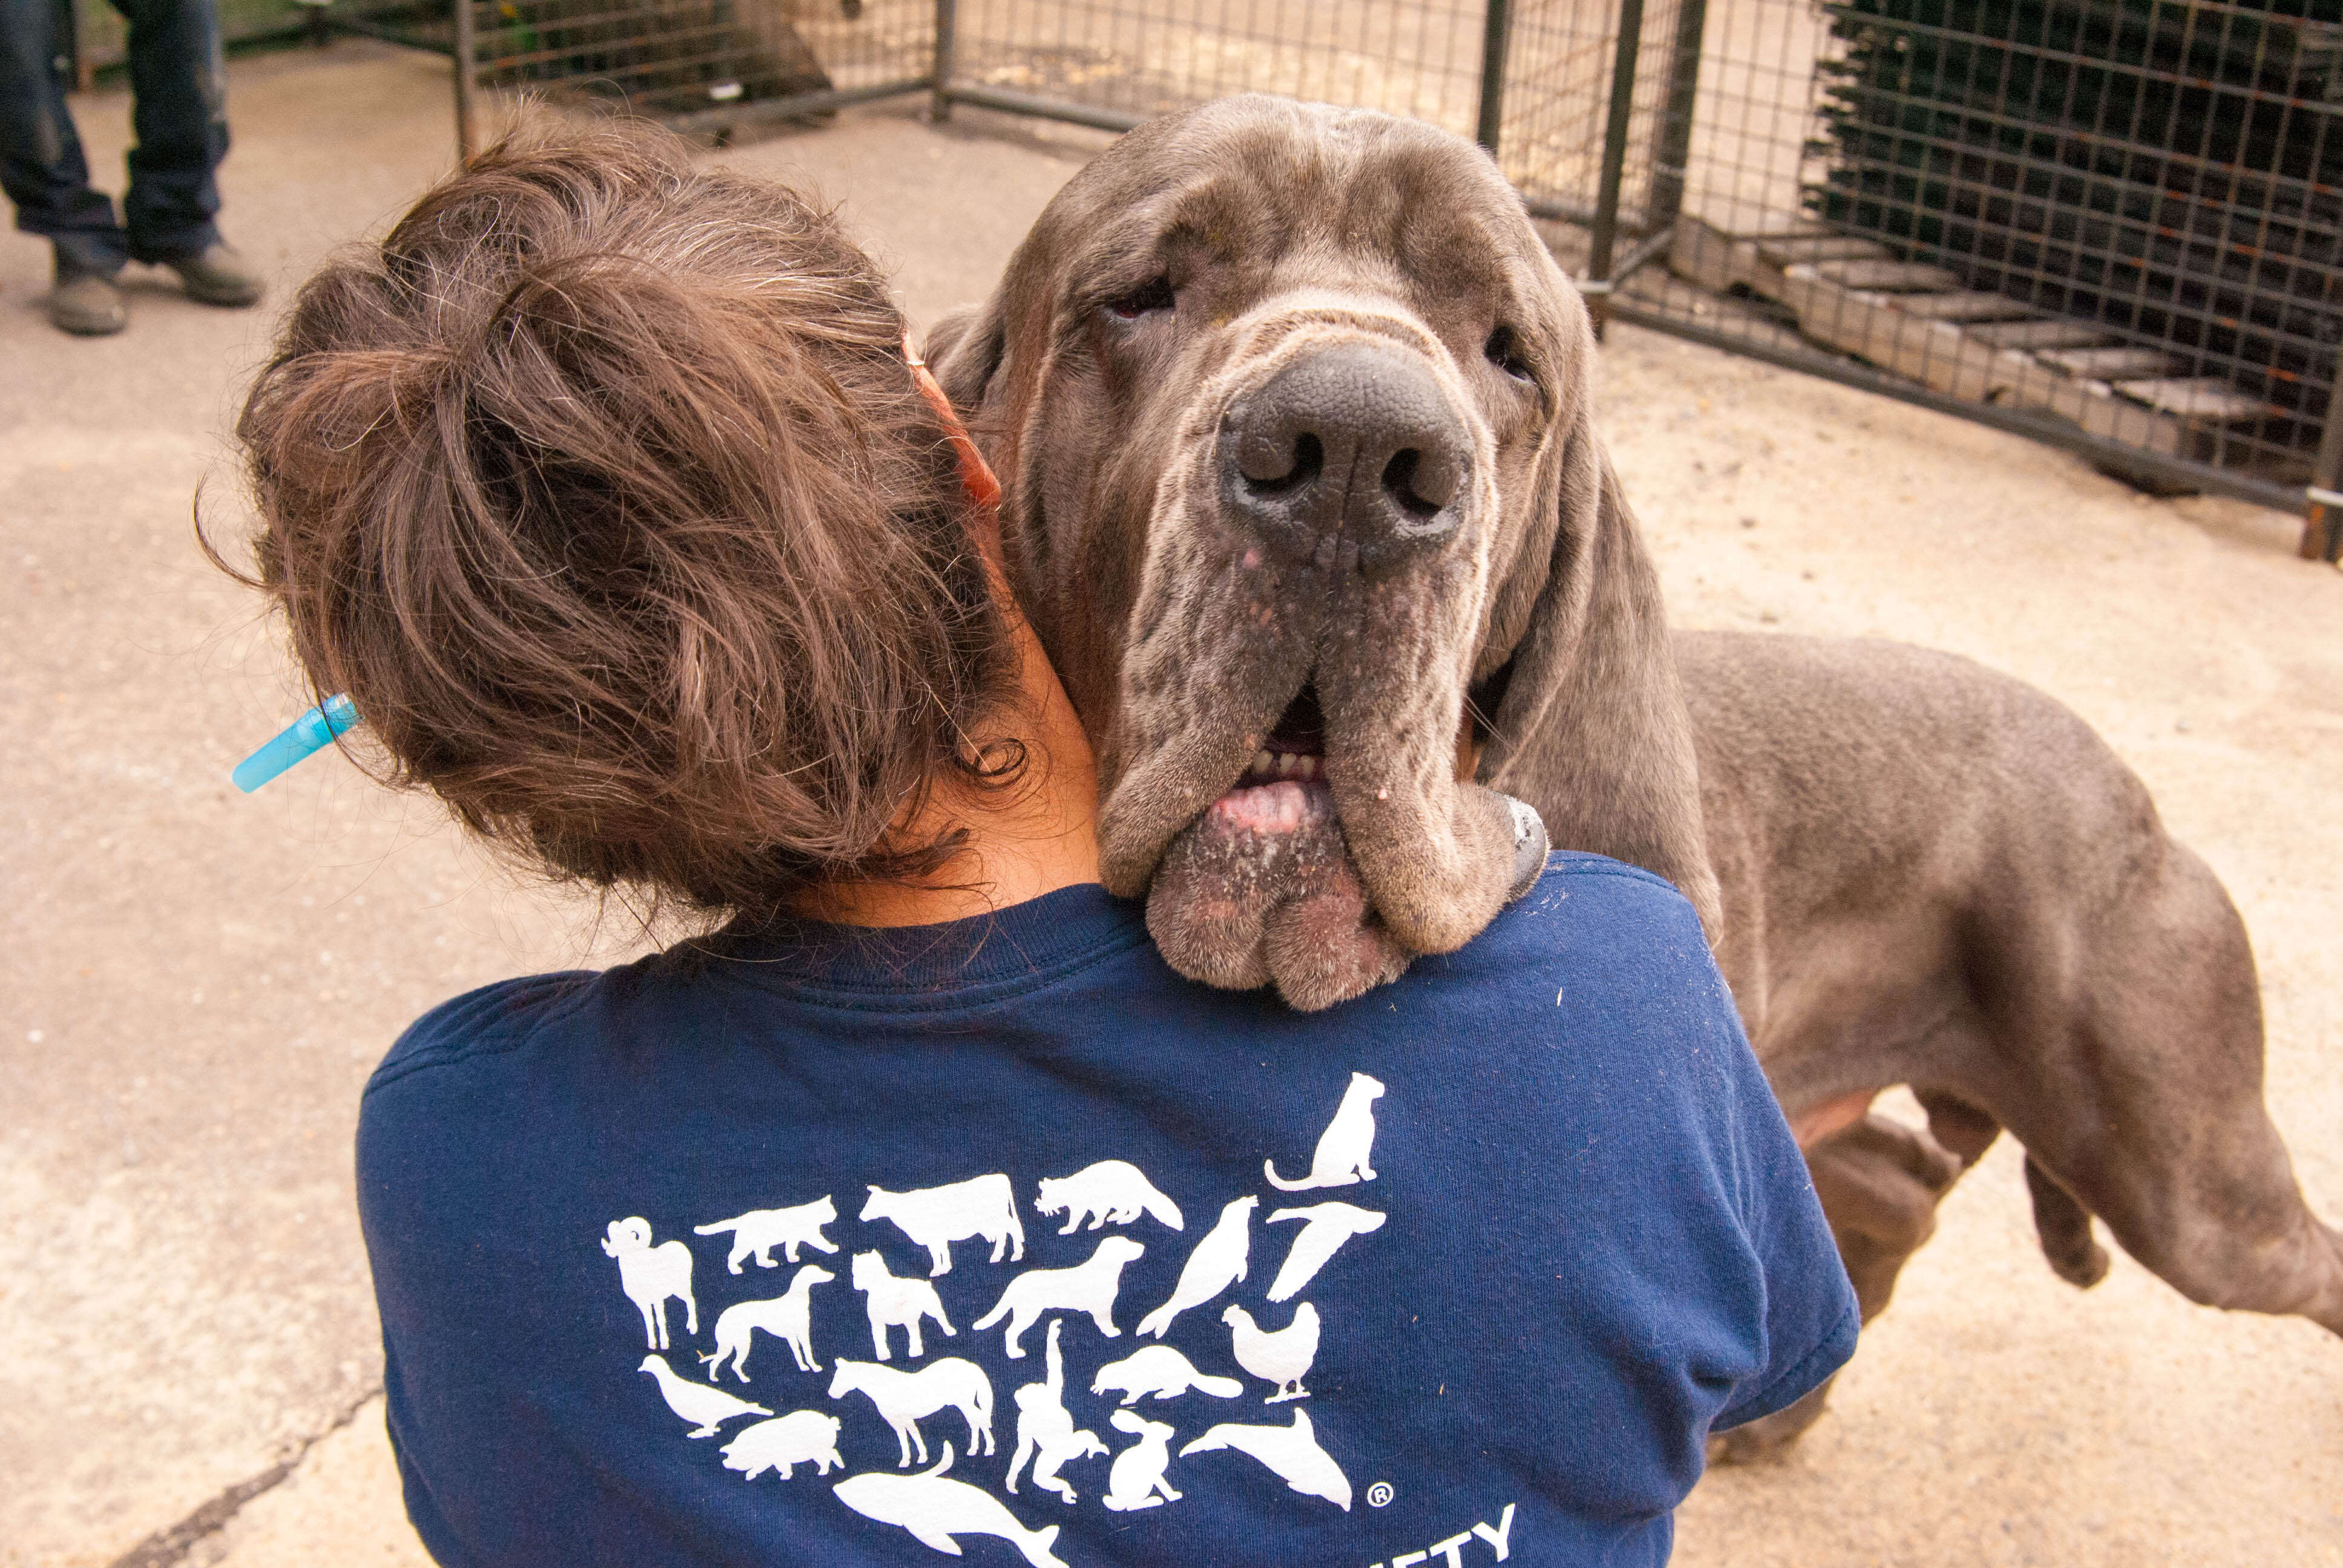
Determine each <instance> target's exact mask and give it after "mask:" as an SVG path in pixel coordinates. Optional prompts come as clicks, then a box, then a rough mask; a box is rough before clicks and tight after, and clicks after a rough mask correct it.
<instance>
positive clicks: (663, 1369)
mask: <svg viewBox="0 0 2343 1568" xmlns="http://www.w3.org/2000/svg"><path fill="white" fill-rule="evenodd" d="M635 1370H636V1371H637V1372H649V1373H650V1374H651V1376H652V1377H653V1378H655V1379H657V1380H658V1381H659V1394H660V1396H661V1397H662V1398H664V1399H665V1400H666V1401H667V1407H668V1409H669V1410H671V1411H673V1412H675V1413H676V1414H678V1415H679V1416H681V1417H683V1419H684V1420H686V1421H688V1422H692V1423H693V1426H692V1430H691V1431H689V1432H685V1433H684V1434H683V1435H684V1436H686V1437H714V1436H715V1435H716V1429H717V1428H718V1427H719V1425H721V1424H723V1423H724V1422H728V1421H730V1420H731V1419H732V1418H733V1417H734V1416H736V1415H770V1414H772V1413H773V1412H771V1411H769V1410H767V1409H766V1408H765V1407H764V1406H763V1405H761V1404H750V1403H749V1402H748V1401H747V1400H745V1399H734V1398H733V1397H732V1396H731V1395H730V1394H729V1393H726V1392H724V1391H723V1390H722V1389H720V1388H709V1386H708V1385H707V1384H706V1383H704V1382H692V1381H691V1380H690V1379H689V1378H687V1377H679V1376H678V1375H676V1372H675V1369H674V1368H673V1367H670V1366H669V1365H668V1364H667V1357H665V1356H661V1355H649V1356H645V1357H644V1358H643V1364H642V1365H640V1366H639V1367H637V1368H636V1369H635Z"/></svg>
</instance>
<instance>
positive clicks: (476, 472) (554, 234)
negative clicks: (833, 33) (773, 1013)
mask: <svg viewBox="0 0 2343 1568" xmlns="http://www.w3.org/2000/svg"><path fill="white" fill-rule="evenodd" d="M902 334H903V320H902V317H901V316H900V313H899V312H898V311H897V309H896V308H895V307H894V305H893V303H892V302H891V300H890V297H889V296H888V291H887V287H886V283H885V280H884V279H883V278H882V277H881V276H880V273H879V271H878V269H877V268H876V266H874V265H873V264H872V263H871V262H870V258H869V257H867V256H865V255H863V253H862V252H861V251H860V249H859V248H858V247H857V246H855V245H854V244H853V243H852V242H851V241H850V240H849V239H848V238H847V237H846V236H845V235H844V234H843V233H842V232H841V230H840V226H839V225H838V223H837V222H836V220H835V219H834V217H833V216H831V215H830V214H829V213H828V212H825V211H823V210H821V209H820V208H818V207H816V206H812V205H810V204H809V203H808V202H807V201H806V200H804V199H803V198H801V197H799V196H797V195H796V194H794V193H793V192H790V191H789V190H787V189H784V188H781V187H779V186H773V185H770V184H766V183H762V182H758V181H753V180H749V179H746V178H742V177H739V176H733V175H728V174H725V173H722V172H720V171H712V170H707V171H704V170H699V169H695V168H694V167H693V166H692V165H691V163H690V161H689V156H688V152H687V150H686V148H685V147H684V146H683V145H682V144H681V143H680V142H679V141H678V140H676V139H674V138H672V137H669V136H665V135H664V134H663V133H657V132H653V131H649V130H647V129H642V128H638V127H625V126H611V127H607V128H603V129H599V130H592V131H587V132H583V133H564V135H563V139H562V140H560V141H558V142H553V141H548V140H545V139H542V138H536V137H526V136H524V137H519V138H508V140H507V141H505V142H504V143H502V144H500V145H499V146H496V147H495V148H493V149H491V150H490V151H488V152H487V153H484V154H482V155H481V156H478V157H477V158H475V159H473V160H472V161H471V163H470V164H469V165H468V166H466V167H465V169H464V170H463V171H462V172H460V173H459V174H458V175H456V176H454V177H452V178H450V179H449V180H447V182H446V183H445V184H443V185H441V186H439V187H438V188H437V189H436V190H434V191H432V192H431V193H430V194H429V195H428V196H425V197H424V198H423V200H422V201H421V202H419V203H418V204H417V206H416V207H415V209H414V210H413V211H411V212H409V213H408V214H407V216H405V217H404V218H402V219H401V220H400V221H399V223H398V225H397V227H395V228H393V229H392V230H391V232H390V234H389V236H388V237H387V238H386V239H384V240H383V241H382V243H381V244H380V245H379V246H367V247H365V248H364V249H362V250H360V251H358V252H357V253H354V254H351V255H348V256H344V257H342V258H340V259H337V260H335V261H333V262H331V263H329V264H328V265H327V266H326V267H325V268H324V269H323V270H322V271H320V272H319V273H318V274H317V276H315V277H313V278H312V279H310V280H309V282H308V284H307V286H305V287H304V288H303V289H302V290H301V293H300V296H299V297H298V299H297V301H296V302H295V304H294V306H293V307H292V310H291V312H290V314H289V316H288V317H287V319H286V322H285V324H284V326H283V327H282V329H281V331H280V333H279V336H278V338H277V346H276V352H275V356H274V357H273V358H271V359H270V361H269V363H268V365H267V367H266V368H265V369H264V370H262V372H261V373H260V377H259V379H258V381H257V383H256V385H255V386H254V387H253V389H252V392H251V395H250V397H249V398H248V399H247V400H246V404H245V407H244V412H243V416H242V417H241V419H240V420H239V421H238V423H237V426H236V433H237V436H238V437H240V438H241V440H242V442H243V444H244V447H245V451H246V457H247V462H248V473H249V478H250V482H251V487H252V490H253V493H254V495H255V498H256V501H257V503H258V509H259V513H260V518H261V525H260V528H259V530H258V533H257V536H256V538H255V540H254V542H253V560H254V564H253V568H252V569H251V570H249V571H240V570H237V568H234V567H232V566H229V565H228V563H226V561H225V560H223V559H222V558H221V556H220V554H219V553H218V552H217V551H216V550H212V547H211V546H210V544H209V543H208V541H206V547H205V548H206V550H211V551H212V558H213V559H214V560H215V561H216V562H219V563H220V564H221V565H222V566H223V568H226V569H228V570H230V571H231V572H233V573H235V575H236V576H238V577H239V578H242V579H243V580H244V581H246V582H247V583H250V584H252V585H253V586H255V587H257V588H261V589H262V590H264V591H265V592H266V593H267V594H268V595H269V596H271V598H273V599H274V600H275V602H276V604H277V607H279V608H282V610H283V611H284V614H285V618H286V620H287V623H288V625H289V627H290V628H291V632H292V640H293V647H294V649H295V652H296V654H297V657H298V658H299V661H300V664H301V666H302V668H303V669H304V670H305V672H306V673H307V678H308V680H309V682H310V684H311V686H312V687H313V688H314V689H316V690H317V692H319V693H325V692H332V691H347V692H348V693H349V694H350V696H351V698H352V699H353V700H354V701H355V702H356V704H357V709H358V711H359V713H360V714H362V715H363V716H364V718H365V720H366V729H365V731H363V733H364V734H366V735H367V736H369V737H370V738H371V740H372V741H373V742H374V743H375V745H376V746H378V748H379V758H378V759H376V762H375V765H376V767H377V772H378V773H379V774H380V776H382V777H383V778H384V779H386V781H387V782H390V783H392V784H395V785H398V786H402V787H421V788H424V789H429V790H430V791H432V792H433V793H435V794H436V795H437V796H438V797H439V798H440V799H442V800H444V801H446V802H447V805H448V806H449V807H450V808H452V809H453V810H454V811H455V813H456V815H457V816H458V818H459V819H461V820H462V821H463V822H464V823H465V824H466V825H467V826H468V827H469V828H471V829H474V830H475V831H477V832H478V833H479V834H481V835H482V836H483V837H485V838H487V839H489V840H491V841H492V842H493V843H495V844H497V845H499V846H501V847H503V848H505V849H508V850H513V851H517V852H518V854H519V855H520V856H521V857H522V858H523V859H525V860H527V861H529V862H533V863H535V864H536V865H538V866H539V867H541V868H542V869H545V870H547V871H548V872H550V873H552V874H554V875H555V876H557V877H559V878H563V879H578V880H582V881H584V882H587V883H589V884H592V885H594V886H597V887H599V888H605V889H611V888H618V889H622V890H628V891H629V892H635V891H645V892H648V893H649V894H651V895H653V897H654V898H655V900H658V901H660V902H673V901H677V900H679V901H681V902H682V903H683V904H685V905H687V906H689V907H690V908H693V909H698V910H708V911H711V912H718V913H722V912H730V911H741V912H746V913H749V914H752V915H767V914H771V913H776V912H779V910H783V909H785V908H786V907H788V905H789V903H790V901H791V900H792V899H793V898H794V897H795V896H796V895H797V894H798V893H799V892H800V891H801V890H804V889H805V888H806V887H807V886H809V884H812V883H816V882H820V881H825V880H831V879H866V878H900V877H923V876H929V875H931V874H932V873H933V872H935V871H936V870H937V869H939V868H940V867H941V866H942V865H943V864H944V863H945V862H946V861H947V860H949V859H950V857H951V855H952V854H953V853H954V851H955V850H956V849H957V848H958V847H959V844H960V838H961V835H960V834H959V833H957V832H945V833H943V834H941V835H940V836H936V837H931V838H930V839H926V840H924V841H921V842H916V843H905V842H902V841H900V839H901V835H900V833H897V834H895V835H893V836H890V828H899V827H900V824H901V823H903V822H904V821H905V820H907V819H908V818H909V817H910V815H912V814H914V813H915V812H917V811H918V810H919V809H920V807H921V806H923V805H924V803H925V802H926V800H927V799H928V798H929V793H930V789H932V787H933V786H934V785H935V784H936V783H937V781H939V780H940V779H944V778H947V777H952V776H958V777H960V778H961V779H967V780H970V781H973V782H978V783H989V784H999V783H1001V782H1002V781H1003V779H1004V778H1005V777H1006V776H1008V775H1011V774H1013V773H1014V771H1015V767H1014V763H1015V761H1016V759H1017V758H1018V757H1019V756H1021V753H1017V752H1016V751H1015V749H1014V748H1013V747H1011V748H1010V750H1011V753H1012V755H1011V757H1010V758H1008V759H1006V761H1007V763H1008V764H1009V765H1006V766H1004V765H1003V763H1004V759H1003V758H1002V757H1001V756H1000V755H999V754H998V753H997V752H996V753H995V754H993V755H991V756H990V757H988V756H981V755H979V754H978V753H977V752H976V751H975V749H973V748H972V746H971V744H970V739H969V738H970V736H971V735H973V734H976V733H978V732H980V730H981V729H984V728H985V726H986V724H987V722H988V721H989V720H995V719H999V718H1001V710H1002V709H1003V708H1004V706H1005V705H1006V703H1007V702H1008V701H1010V700H1011V698H1010V695H1009V694H1010V693H1011V690H1012V681H1013V669H1014V665H1013V660H1012V657H1011V647H1010V643H1009V638H1008V631H1007V628H1006V626H1005V625H1004V623H1003V621H1002V618H1001V615H1000V613H999V611H998V610H997V608H996V607H995V606H994V605H993V603H992V601H991V598H990V594H989V592H988V590H987V588H986V583H985V578H984V575H983V571H982V568H981V566H980V560H979V558H977V557H976V555H975V554H974V553H973V550H972V548H971V546H970V539H969V535H968V531H967V526H966V525H967V520H968V517H967V505H968V503H967V501H966V499H965V498H964V496H963V493H962V490H961V487H960V478H959V475H958V470H957V468H956V467H955V464H954V459H953V455H952V450H951V447H950V444H949V442H948V439H947V437H946V435H945V432H944V431H943V429H942V427H940V423H939V421H938V418H937V416H936V414H935V413H934V411H933V410H932V409H931V408H930V407H929V405H928V404H927V402H926V401H925V400H924V399H923V398H922V397H921V396H920V392H919V390H918V388H917V387H916V386H915V384H914V382H913V380H912V378H911V376H910V371H909V370H908V368H907V367H906V366H905V364H904V360H903V355H902V347H901V343H902ZM366 750H367V751H368V752H371V751H372V750H373V748H371V747H369V748H367V749H366ZM380 759H387V766H383V765H382V763H381V761H380Z"/></svg>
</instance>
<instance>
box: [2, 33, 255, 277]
mask: <svg viewBox="0 0 2343 1568" xmlns="http://www.w3.org/2000/svg"><path fill="white" fill-rule="evenodd" d="M113 5H114V8H115V9H116V10H117V11H119V12H121V13H122V15H123V16H124V17H125V18H126V20H127V21H128V22H129V24H130V38H129V55H130V95H131V125H132V128H133V129H134V130H135V131H136V136H137V144H138V145H137V146H136V147H134V148H132V149H131V153H130V195H129V196H128V197H126V199H125V200H124V202H123V204H122V206H123V216H122V217H121V218H120V219H119V220H117V219H116V216H115V212H114V202H113V199H112V198H111V197H109V196H106V195H104V194H103V193H101V192H98V191H94V190H92V189H91V188H90V186H89V162H88V160H87V159H86V158H85V157H84V156H82V150H81V138H80V137H79V136H76V135H75V134H74V123H73V116H72V115H71V114H70V113H68V112H67V110H66V108H65V80H64V76H63V74H62V73H61V72H60V71H59V69H58V65H57V61H58V57H59V54H60V51H59V50H58V49H57V48H56V47H55V42H56V40H55V25H56V9H57V8H56V5H55V0H0V188H5V190H6V191H7V193H8V199H9V200H10V201H13V202H15V204H16V226H17V227H18V228H21V229H23V230H25V232H26V233H28V234H37V235H45V236H48V238H49V239H51V240H52V241H54V242H55V245H56V247H57V256H58V258H59V260H60V261H63V262H65V263H68V264H70V265H72V266H77V267H80V268H82V269H83V270H85V271H90V272H106V273H112V272H118V271H120V270H121V267H122V264H123V263H124V262H125V261H127V260H130V259H132V258H134V257H135V258H136V259H137V260H139V261H168V260H171V259H172V258H174V257H177V256H189V255H192V254H194V253H196V252H198V251H201V250H202V249H204V247H205V246H209V245H213V244H215V243H216V242H217V241H218V239H219V231H218V229H216V228H215V227H214V226H213V225H212V218H213V216H215V215H216V214H217V213H218V211H219V186H217V185H216V183H215V182H214V180H213V178H212V176H213V172H214V171H215V170H216V169H217V168H218V167H219V165H220V160H221V159H222V158H224V157H226V156H227V98H226V80H227V73H226V65H225V63H224V62H223V60H222V58H221V55H220V29H219V14H218V12H217V11H216V9H215V8H214V5H213V0H113Z"/></svg>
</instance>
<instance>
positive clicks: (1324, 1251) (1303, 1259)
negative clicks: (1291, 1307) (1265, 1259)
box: [1269, 1203, 1383, 1302]
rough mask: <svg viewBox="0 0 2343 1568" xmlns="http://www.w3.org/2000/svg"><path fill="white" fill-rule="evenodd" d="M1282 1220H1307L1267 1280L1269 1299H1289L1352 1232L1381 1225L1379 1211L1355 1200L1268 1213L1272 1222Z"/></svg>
mask: <svg viewBox="0 0 2343 1568" xmlns="http://www.w3.org/2000/svg"><path fill="white" fill-rule="evenodd" d="M1283 1220H1304V1221H1308V1223H1307V1224H1305V1225H1303V1226H1302V1233H1301V1234H1300V1235H1298V1236H1296V1237H1294V1238H1293V1250H1292V1251H1290V1252H1288V1253H1286V1254H1285V1266H1284V1267H1283V1268H1282V1269H1280V1270H1278V1271H1277V1278H1276V1279H1274V1280H1272V1281H1271V1282H1270V1283H1269V1299H1270V1300H1271V1301H1272V1302H1290V1301H1292V1299H1293V1298H1294V1297H1295V1296H1298V1295H1300V1294H1301V1293H1302V1287H1303V1286H1305V1285H1307V1284H1309V1283H1310V1282H1311V1281H1312V1280H1314V1279H1316V1278H1317V1277H1318V1271H1319V1270H1321V1269H1322V1268H1324V1267H1325V1266H1326V1260H1327V1259H1329V1258H1331V1257H1332V1256H1333V1255H1334V1250H1335V1249H1336V1248H1337V1247H1340V1246H1341V1245H1342V1243H1343V1242H1345V1241H1349V1240H1350V1239H1351V1238H1352V1237H1353V1236H1363V1235H1365V1234H1366V1233H1367V1232H1368V1231H1379V1230H1381V1229H1383V1216H1382V1215H1381V1214H1378V1213H1376V1212H1375V1211H1373V1209H1362V1208H1360V1207H1359V1206H1358V1205H1357V1204H1355V1203H1313V1204H1312V1205H1311V1206H1310V1207H1309V1208H1307V1209H1280V1210H1279V1211H1277V1212H1276V1213H1274V1214H1272V1215H1271V1216H1270V1217H1269V1222H1270V1223H1271V1224H1272V1225H1274V1224H1276V1223H1278V1222H1279V1221H1283Z"/></svg>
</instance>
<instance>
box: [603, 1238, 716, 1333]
mask: <svg viewBox="0 0 2343 1568" xmlns="http://www.w3.org/2000/svg"><path fill="white" fill-rule="evenodd" d="M602 1251H605V1252H607V1253H608V1254H609V1255H610V1256H611V1257H613V1258H616V1259H618V1288H619V1289H620V1290H622V1291H624V1292H627V1299H628V1301H630V1302H634V1303H635V1306H636V1307H637V1308H638V1309H639V1311H640V1312H642V1314H643V1339H644V1341H645V1343H646V1345H647V1347H648V1348H649V1349H651V1350H655V1351H663V1350H665V1349H667V1303H668V1298H669V1297H670V1296H680V1297H681V1298H683V1332H686V1333H688V1334H696V1333H698V1332H699V1304H698V1303H697V1302H694V1301H693V1300H692V1299H691V1249H690V1248H689V1247H687V1246H685V1245H684V1244H683V1243H682V1242H680V1241H662V1242H660V1243H659V1245H658V1246H656V1247H654V1246H652V1245H651V1222H650V1221H649V1220H646V1219H644V1218H642V1217H641V1216H640V1215H629V1216H628V1218H626V1219H624V1220H613V1221H610V1228H609V1229H608V1231H605V1232H604V1233H603V1236H602Z"/></svg>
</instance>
